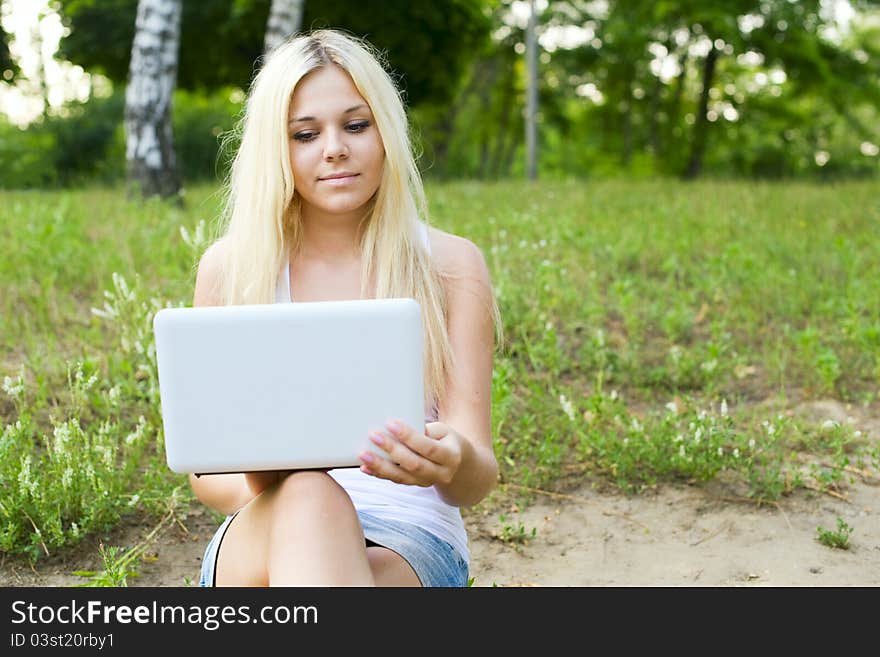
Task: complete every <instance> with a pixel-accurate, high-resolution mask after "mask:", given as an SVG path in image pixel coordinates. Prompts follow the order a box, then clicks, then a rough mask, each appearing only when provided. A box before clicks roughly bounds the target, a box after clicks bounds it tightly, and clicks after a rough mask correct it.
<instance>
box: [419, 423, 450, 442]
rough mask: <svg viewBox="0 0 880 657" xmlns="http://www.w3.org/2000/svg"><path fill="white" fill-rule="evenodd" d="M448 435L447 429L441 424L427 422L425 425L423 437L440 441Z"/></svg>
mask: <svg viewBox="0 0 880 657" xmlns="http://www.w3.org/2000/svg"><path fill="white" fill-rule="evenodd" d="M448 433H449V427H448V426H447V425H446V424H445V423H443V422H428V423H427V424H426V425H425V435H426V436H428V438H433V439H434V440H440V439H441V438H444V437H445V436H446V434H448Z"/></svg>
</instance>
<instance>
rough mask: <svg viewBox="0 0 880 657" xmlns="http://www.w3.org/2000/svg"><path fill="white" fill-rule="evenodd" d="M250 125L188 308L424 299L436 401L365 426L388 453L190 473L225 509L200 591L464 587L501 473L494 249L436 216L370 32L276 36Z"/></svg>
mask: <svg viewBox="0 0 880 657" xmlns="http://www.w3.org/2000/svg"><path fill="white" fill-rule="evenodd" d="M241 129H242V130H241V144H240V146H239V149H238V151H237V154H236V157H235V160H234V163H233V166H232V169H231V174H230V179H229V183H228V187H227V191H228V196H227V202H226V207H225V212H224V226H225V232H224V234H223V236H222V237H221V238H220V239H218V240H217V241H216V242H214V243H213V244H212V245H211V246H210V247H209V248H208V249H207V250H206V251H205V253H204V254H203V256H202V258H201V260H200V262H199V268H198V274H197V276H196V285H195V297H194V305H197V306H199V305H221V304H250V303H273V302H277V303H290V302H308V301H331V300H342V299H358V298H388V297H410V298H414V299H416V300H417V301H418V302H419V304H420V305H421V308H422V313H423V318H422V319H423V326H424V330H425V354H424V356H425V359H424V363H425V384H426V385H425V390H426V391H427V397H428V398H427V399H426V407H425V408H426V416H425V425H424V426H418V427H413V426H408V425H406V424H402V423H397V424H395V423H394V422H393V421H392V422H389V424H388V425H387V426H386V430H385V431H383V432H381V433H377V434H375V435H371V436H369V438H370V439H371V440H372V441H373V442H374V443H375V444H377V445H378V446H379V447H380V448H381V449H383V450H385V451H386V452H387V453H388V454H389V456H390V459H388V460H386V459H380V458H374V457H373V456H372V455H371V454H370V453H369V451H365V452H364V453H363V454H362V456H361V460H362V464H361V466H360V468H338V469H333V470H329V471H319V470H309V471H295V472H250V473H238V474H221V475H204V476H201V477H195V476H191V477H190V482H191V484H192V487H193V490H194V492H195V494H196V496H197V497H198V498H199V499H200V500H201V501H202V502H203V503H205V504H206V505H208V506H210V507H212V508H214V509H217V510H218V511H220V512H222V513H224V514H226V515H227V517H226V520H225V521H224V522H223V524H222V525H221V526H220V527H219V529H218V530H217V532H216V534H215V535H214V537H213V538H212V539H211V541H210V543H209V545H208V547H207V549H206V551H205V557H204V561H203V564H202V577H201V584H202V585H203V586H210V585H218V586H223V585H242V586H267V585H270V586H274V585H281V586H304V585H319V586H373V585H378V586H419V585H421V586H466V585H467V581H468V558H469V554H468V546H467V534H466V531H465V527H464V524H463V522H462V518H461V513H460V511H459V507H462V506H467V505H472V504H475V503H476V502H478V501H480V500H481V499H483V497H484V496H485V495H486V494H487V493H488V492H489V491H490V490H491V489H492V488H493V486H494V485H495V483H496V479H497V473H498V466H497V463H496V461H495V455H494V450H493V447H492V437H491V435H492V434H491V418H490V407H491V382H492V360H493V353H494V348H495V337H496V334H497V335H499V336H500V320H499V316H498V309H497V304H496V300H495V297H494V295H493V289H492V285H491V281H490V278H489V272H488V269H487V267H486V263H485V260H484V258H483V255H482V253H481V251H480V250H479V249H478V248H477V247H476V246H475V245H474V244H473V243H472V242H470V241H469V240H467V239H465V238H463V237H459V236H456V235H452V234H449V233H445V232H443V231H440V230H437V229H435V228H432V227H429V226H428V223H427V212H426V203H425V200H424V193H423V189H422V183H421V180H420V176H419V173H418V169H417V168H416V164H415V161H414V157H413V154H412V150H411V145H410V141H409V136H408V125H407V119H406V114H405V111H404V107H403V103H402V102H401V98H400V94H399V92H398V90H397V89H396V87H395V85H394V83H393V82H392V80H391V78H390V76H389V75H388V73H387V72H386V70H385V69H384V67H383V65H382V63H381V59H380V58H379V57H378V55H377V54H375V51H374V50H373V49H372V47H370V46H369V45H368V44H367V43H365V42H363V41H361V40H358V39H355V38H353V37H351V36H348V35H346V34H343V33H340V32H337V31H333V30H320V31H316V32H313V33H311V34H309V35H304V36H299V37H297V38H294V39H292V40H290V41H288V42H286V43H284V44H282V45H280V46H279V47H277V48H276V49H275V50H274V51H273V52H272V53H271V54H270V55H269V56H268V58H267V60H266V62H265V63H264V65H263V67H262V69H261V70H260V72H259V73H258V75H257V76H256V78H255V80H254V82H253V84H252V86H251V89H250V94H249V97H248V100H247V106H246V111H245V114H244V117H243V119H242V122H241ZM243 438H246V437H243ZM315 439H316V440H320V437H319V436H316V438H315Z"/></svg>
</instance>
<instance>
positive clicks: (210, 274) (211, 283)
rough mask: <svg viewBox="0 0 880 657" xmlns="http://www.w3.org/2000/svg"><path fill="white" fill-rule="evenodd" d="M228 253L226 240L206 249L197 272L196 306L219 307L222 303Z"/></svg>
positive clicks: (194, 303)
mask: <svg viewBox="0 0 880 657" xmlns="http://www.w3.org/2000/svg"><path fill="white" fill-rule="evenodd" d="M227 251H228V247H227V245H226V240H225V239H224V238H220V239H219V240H217V241H216V242H214V243H213V244H211V245H210V246H209V247H208V248H207V249H205V252H204V253H203V254H202V257H201V258H200V259H199V268H198V271H197V272H196V285H195V292H194V293H193V305H194V306H219V305H220V304H221V303H222V301H221V298H220V279H221V274H222V272H223V264H224V262H225V260H226V253H227Z"/></svg>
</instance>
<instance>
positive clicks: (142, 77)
mask: <svg viewBox="0 0 880 657" xmlns="http://www.w3.org/2000/svg"><path fill="white" fill-rule="evenodd" d="M180 11H181V0H139V1H138V9H137V19H136V21H135V34H134V42H133V44H132V47H131V63H130V64H129V73H128V86H127V87H126V89H125V160H126V163H127V167H128V184H129V190H132V189H133V188H135V187H138V188H139V189H140V193H141V194H142V195H143V196H145V197H147V196H155V195H159V196H161V197H168V196H174V195H177V194H178V193H179V192H180V177H179V174H178V170H177V162H176V157H175V153H174V135H173V131H172V127H171V98H172V94H173V92H174V87H175V85H176V83H177V58H178V51H179V49H180Z"/></svg>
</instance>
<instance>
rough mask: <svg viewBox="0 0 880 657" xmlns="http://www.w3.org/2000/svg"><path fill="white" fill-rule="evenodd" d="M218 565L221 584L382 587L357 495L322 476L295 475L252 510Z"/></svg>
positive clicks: (227, 540) (232, 531)
mask: <svg viewBox="0 0 880 657" xmlns="http://www.w3.org/2000/svg"><path fill="white" fill-rule="evenodd" d="M398 558H400V557H398ZM401 560H402V559H401ZM216 568H217V574H216V580H217V585H218V586H373V585H375V580H374V578H373V573H372V570H371V568H370V563H369V560H368V558H367V551H366V548H365V546H364V535H363V530H362V529H361V525H360V522H359V520H358V517H357V513H356V512H355V510H354V506H353V505H352V503H351V498H349V496H348V494H347V493H346V492H345V490H344V489H343V488H342V487H341V486H340V485H339V484H337V483H336V481H335V480H334V479H333V478H332V477H330V475H328V474H326V473H324V472H320V471H303V472H294V473H293V474H291V475H289V476H288V477H287V478H285V479H284V480H283V481H281V482H279V483H278V484H277V485H275V486H273V487H271V488H268V489H266V490H265V491H263V492H262V493H261V494H260V495H258V496H257V497H256V498H254V499H253V500H252V501H251V502H250V503H249V504H248V505H247V506H245V507H244V508H243V509H242V510H241V511H240V512H239V513H238V515H237V516H236V518H235V520H234V521H232V523H230V525H229V527H228V529H227V531H226V535H225V536H224V538H223V541H222V543H221V544H220V552H219V553H218V555H217V566H216Z"/></svg>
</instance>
